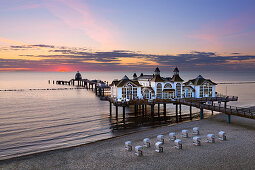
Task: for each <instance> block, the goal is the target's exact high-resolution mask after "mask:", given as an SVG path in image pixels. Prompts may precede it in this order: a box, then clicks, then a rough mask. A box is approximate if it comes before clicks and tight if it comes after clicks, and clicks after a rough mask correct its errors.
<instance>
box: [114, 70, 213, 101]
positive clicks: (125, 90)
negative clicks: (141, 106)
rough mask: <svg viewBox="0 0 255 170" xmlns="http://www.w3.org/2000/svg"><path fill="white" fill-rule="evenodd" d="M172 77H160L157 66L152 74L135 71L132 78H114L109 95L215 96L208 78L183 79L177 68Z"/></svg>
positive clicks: (131, 96)
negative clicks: (138, 74)
mask: <svg viewBox="0 0 255 170" xmlns="http://www.w3.org/2000/svg"><path fill="white" fill-rule="evenodd" d="M173 73H174V74H173V76H172V77H162V76H161V75H160V70H159V68H158V67H157V68H156V69H155V71H154V74H152V75H144V74H143V73H141V75H140V76H139V77H138V76H137V74H136V73H134V75H133V79H129V78H128V77H127V76H126V75H125V76H124V77H123V78H122V79H121V80H114V81H113V82H112V84H111V85H110V86H111V97H113V98H116V99H117V100H124V101H129V100H134V99H176V98H178V99H179V98H203V97H215V86H216V85H217V84H216V83H214V82H213V81H211V80H210V79H205V78H203V77H202V76H201V75H199V76H198V77H197V78H195V79H191V80H188V81H187V82H185V83H184V80H183V79H182V78H181V77H180V74H179V69H178V68H177V67H176V68H175V69H174V70H173Z"/></svg>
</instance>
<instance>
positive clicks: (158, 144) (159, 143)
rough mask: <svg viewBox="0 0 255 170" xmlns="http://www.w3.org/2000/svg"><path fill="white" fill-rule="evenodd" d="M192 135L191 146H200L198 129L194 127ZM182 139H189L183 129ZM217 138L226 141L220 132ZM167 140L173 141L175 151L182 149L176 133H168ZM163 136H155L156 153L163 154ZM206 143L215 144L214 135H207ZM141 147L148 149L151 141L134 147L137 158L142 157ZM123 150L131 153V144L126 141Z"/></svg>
mask: <svg viewBox="0 0 255 170" xmlns="http://www.w3.org/2000/svg"><path fill="white" fill-rule="evenodd" d="M192 135H196V136H194V137H193V138H192V139H193V140H192V141H193V145H195V146H200V145H201V138H200V137H199V136H198V135H200V133H199V127H194V128H193V131H192ZM181 136H182V138H188V137H189V132H188V130H186V129H184V130H182V133H181ZM218 137H219V139H220V140H226V133H225V132H224V131H220V132H219V133H218ZM169 140H170V141H173V142H174V144H175V146H174V147H175V148H176V149H182V140H181V139H177V138H176V133H175V132H170V133H169ZM164 142H165V140H164V135H158V136H157V142H156V143H155V148H156V149H155V151H156V152H159V153H160V152H163V144H164ZM207 142H208V143H215V135H214V134H207ZM143 147H145V148H149V147H151V141H150V139H149V138H145V139H143V146H140V145H138V146H135V154H136V155H137V156H142V155H143ZM125 149H126V150H127V151H132V142H131V141H126V142H125Z"/></svg>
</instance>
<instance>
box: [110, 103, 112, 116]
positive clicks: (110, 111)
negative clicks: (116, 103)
mask: <svg viewBox="0 0 255 170" xmlns="http://www.w3.org/2000/svg"><path fill="white" fill-rule="evenodd" d="M110 117H112V102H110Z"/></svg>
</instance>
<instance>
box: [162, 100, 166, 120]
mask: <svg viewBox="0 0 255 170" xmlns="http://www.w3.org/2000/svg"><path fill="white" fill-rule="evenodd" d="M163 105H164V119H165V121H166V103H164V104H163Z"/></svg>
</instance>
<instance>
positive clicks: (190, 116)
mask: <svg viewBox="0 0 255 170" xmlns="http://www.w3.org/2000/svg"><path fill="white" fill-rule="evenodd" d="M189 118H190V120H192V106H189Z"/></svg>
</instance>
